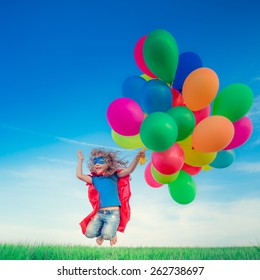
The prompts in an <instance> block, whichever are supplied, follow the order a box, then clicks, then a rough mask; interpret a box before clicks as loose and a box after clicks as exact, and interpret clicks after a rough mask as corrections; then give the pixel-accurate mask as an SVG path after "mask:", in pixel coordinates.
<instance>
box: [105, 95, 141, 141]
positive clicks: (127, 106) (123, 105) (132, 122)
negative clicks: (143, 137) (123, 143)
mask: <svg viewBox="0 0 260 280" xmlns="http://www.w3.org/2000/svg"><path fill="white" fill-rule="evenodd" d="M143 119H144V113H143V111H142V109H141V107H140V106H139V105H138V104H137V103H136V102H135V101H134V100H132V99H130V98H126V97H121V98H117V99H115V100H114V101H113V102H111V103H110V105H109V107H108V109H107V120H108V123H109V125H110V127H111V128H112V129H113V130H114V131H115V132H117V133H118V134H121V135H124V136H133V135H136V134H138V133H139V132H140V126H141V123H142V121H143Z"/></svg>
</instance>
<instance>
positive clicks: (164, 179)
mask: <svg viewBox="0 0 260 280" xmlns="http://www.w3.org/2000/svg"><path fill="white" fill-rule="evenodd" d="M151 171H152V175H153V177H154V179H155V180H156V181H157V182H159V183H161V184H168V183H170V182H173V181H174V180H175V179H177V177H178V175H179V172H180V171H177V172H175V173H173V174H170V175H165V174H162V173H160V172H159V171H157V170H156V169H155V167H154V166H153V165H152V169H151Z"/></svg>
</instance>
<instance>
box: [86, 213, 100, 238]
mask: <svg viewBox="0 0 260 280" xmlns="http://www.w3.org/2000/svg"><path fill="white" fill-rule="evenodd" d="M103 223H104V222H103V220H102V219H101V217H100V213H97V214H96V215H95V216H94V217H93V219H92V220H91V221H90V222H89V223H88V225H87V229H86V233H85V236H86V237H88V238H94V237H99V236H100V234H101V229H102V226H103Z"/></svg>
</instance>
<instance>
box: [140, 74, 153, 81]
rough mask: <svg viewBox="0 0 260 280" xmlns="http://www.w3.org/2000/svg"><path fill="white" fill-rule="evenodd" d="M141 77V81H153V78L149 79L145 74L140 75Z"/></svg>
mask: <svg viewBox="0 0 260 280" xmlns="http://www.w3.org/2000/svg"><path fill="white" fill-rule="evenodd" d="M141 77H142V78H143V79H145V80H146V81H150V80H153V79H154V78H151V77H150V76H148V75H146V74H142V75H141Z"/></svg>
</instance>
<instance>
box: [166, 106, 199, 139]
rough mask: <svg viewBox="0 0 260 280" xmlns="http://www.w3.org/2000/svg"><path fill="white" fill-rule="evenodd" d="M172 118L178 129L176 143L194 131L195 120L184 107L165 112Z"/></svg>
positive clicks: (190, 112)
mask: <svg viewBox="0 0 260 280" xmlns="http://www.w3.org/2000/svg"><path fill="white" fill-rule="evenodd" d="M167 113H168V114H169V115H170V116H171V117H172V118H174V120H175V121H176V124H177V127H178V137H177V141H182V140H184V139H185V138H187V137H188V136H190V135H191V133H192V132H193V130H194V127H195V124H196V120H195V117H194V114H193V113H192V111H191V110H190V109H189V108H187V107H184V106H176V107H173V108H171V109H170V110H168V111H167Z"/></svg>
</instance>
